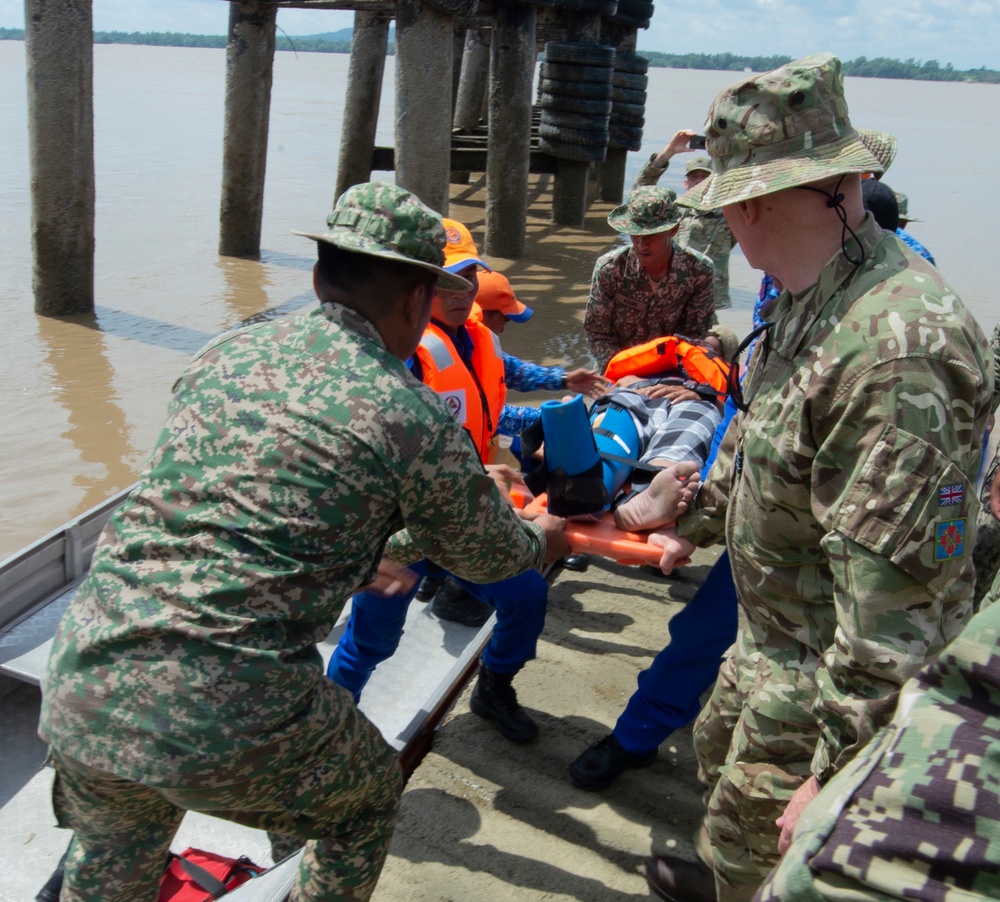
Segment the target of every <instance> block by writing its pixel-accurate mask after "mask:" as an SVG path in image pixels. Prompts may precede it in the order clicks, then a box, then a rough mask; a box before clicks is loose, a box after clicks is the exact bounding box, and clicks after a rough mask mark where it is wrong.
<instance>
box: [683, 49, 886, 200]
mask: <svg viewBox="0 0 1000 902" xmlns="http://www.w3.org/2000/svg"><path fill="white" fill-rule="evenodd" d="M705 138H706V141H705V146H706V150H707V151H708V154H709V156H710V157H711V158H712V175H711V176H710V177H709V178H707V179H705V180H704V181H703V182H702V183H701V184H700V185H698V186H697V187H695V188H693V189H692V190H691V191H689V192H688V193H687V194H685V195H683V196H682V197H681V198H679V199H678V203H680V204H681V205H682V206H686V207H693V208H694V209H696V210H717V209H719V207H724V206H726V205H727V204H734V203H737V202H738V201H741V200H748V199H750V198H752V197H760V196H762V195H765V194H773V193H775V192H776V191H783V190H785V189H786V188H794V187H797V186H799V185H807V184H809V183H810V182H818V181H822V180H823V179H826V178H829V177H831V176H836V175H844V174H847V173H852V172H856V173H859V174H860V173H864V172H874V173H880V172H882V171H883V170H884V165H883V163H882V162H880V161H879V159H878V158H877V157H876V156H875V155H874V154H873V153H872V151H871V150H870V149H869V148H868V147H867V146H866V145H865V143H864V141H863V140H862V139H861V136H860V135H859V134H858V132H857V131H856V130H855V129H854V127H853V126H852V125H851V120H850V119H849V118H848V115H847V100H846V99H845V97H844V75H843V68H842V66H841V63H840V60H839V59H837V57H835V56H833V55H832V54H830V53H820V54H816V55H814V56H807V57H805V58H804V59H800V60H796V61H795V62H792V63H788V64H787V65H785V66H782V67H780V68H778V69H775V70H773V71H772V72H766V73H764V74H763V75H754V76H753V77H751V78H747V79H744V80H743V81H739V82H736V83H734V84H732V85H730V86H729V87H728V88H724V89H723V90H722V91H720V92H719V94H718V95H717V96H716V98H715V100H714V102H713V103H712V106H711V108H710V109H709V112H708V121H707V122H706V123H705Z"/></svg>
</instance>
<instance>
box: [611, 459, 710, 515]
mask: <svg viewBox="0 0 1000 902" xmlns="http://www.w3.org/2000/svg"><path fill="white" fill-rule="evenodd" d="M699 469H700V468H699V467H698V464H696V463H695V462H694V461H693V460H684V461H681V462H680V463H675V464H671V466H669V467H668V468H667V469H665V470H661V471H660V472H659V473H657V474H656V475H655V476H654V477H653V481H652V482H650V484H649V488H647V489H646V490H645V491H643V492H640V493H639V494H638V495H636V496H635V497H634V498H631V499H629V500H628V501H626V502H625V503H624V504H623V505H621V506H620V507H618V508H616V509H615V526H617V527H618V528H619V529H630V530H634V529H656V528H657V527H659V526H666V525H667V524H668V523H672V522H673V521H674V520H676V519H677V518H678V517H679V516H680V515H681V514H682V513H684V511H686V510H687V509H688V505H689V504H690V503H691V502H692V500H694V495H695V492H697V491H698V486H699V485H700V484H701V476H700V475H699V473H698V471H699Z"/></svg>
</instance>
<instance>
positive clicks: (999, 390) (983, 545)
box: [972, 323, 1000, 610]
mask: <svg viewBox="0 0 1000 902" xmlns="http://www.w3.org/2000/svg"><path fill="white" fill-rule="evenodd" d="M990 347H991V348H992V349H993V378H994V387H995V390H994V394H993V405H992V409H993V411H994V414H995V412H996V409H997V405H998V404H1000V397H998V395H1000V382H997V381H996V379H997V374H998V373H1000V323H998V324H997V325H996V326H995V327H994V329H993V337H992V338H991V339H990ZM993 429H994V430H996V429H997V425H996V424H995V423H994V425H993ZM998 471H1000V451H998V452H997V453H996V454H995V455H994V456H993V459H992V461H990V464H989V466H988V467H987V478H986V480H985V483H984V484H985V487H986V494H987V495H988V493H989V488H990V484H991V483H992V481H993V479H992V477H993V476H994V475H996V473H997V472H998ZM977 526H978V531H977V533H976V546H975V548H973V550H972V563H973V566H974V567H975V568H976V595H975V606H976V609H977V610H978V608H979V605H980V604H981V603H982V601H983V598H984V597H985V595H986V593H987V592H988V591H989V589H990V586H992V585H993V578H994V577H995V576H996V574H997V573H998V572H1000V520H998V519H997V518H996V516H994V514H993V511H992V510H991V509H990V504H989V499H988V498H987V497H984V498H983V509H982V510H981V511H980V513H979V519H978V521H977Z"/></svg>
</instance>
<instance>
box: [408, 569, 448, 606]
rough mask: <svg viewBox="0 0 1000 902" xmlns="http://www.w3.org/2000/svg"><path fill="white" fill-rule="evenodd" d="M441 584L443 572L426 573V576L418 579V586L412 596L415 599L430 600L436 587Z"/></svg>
mask: <svg viewBox="0 0 1000 902" xmlns="http://www.w3.org/2000/svg"><path fill="white" fill-rule="evenodd" d="M443 585H444V574H443V573H428V574H427V576H425V577H424V578H423V579H422V580H420V586H419V588H418V589H417V594H416V595H414V596H413V597H414V598H415V599H416V600H417V601H430V600H431V599H432V598H433V597H434V596H435V595H436V594H437V591H438V589H440V588H441V586H443Z"/></svg>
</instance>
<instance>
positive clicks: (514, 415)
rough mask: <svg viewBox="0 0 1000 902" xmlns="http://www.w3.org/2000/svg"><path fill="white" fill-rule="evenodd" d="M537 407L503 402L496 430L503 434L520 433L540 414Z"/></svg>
mask: <svg viewBox="0 0 1000 902" xmlns="http://www.w3.org/2000/svg"><path fill="white" fill-rule="evenodd" d="M541 415H542V414H541V412H540V411H539V409H538V408H537V407H528V406H526V405H524V404H504V406H503V408H502V409H501V410H500V422H499V423H498V424H497V432H499V433H502V434H503V435H520V434H521V433H522V432H523V431H524V430H525V429H527V428H528V427H529V426H531V425H532V424H533V423H534V422H535V421H536V420H538V418H539V417H540V416H541Z"/></svg>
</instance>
